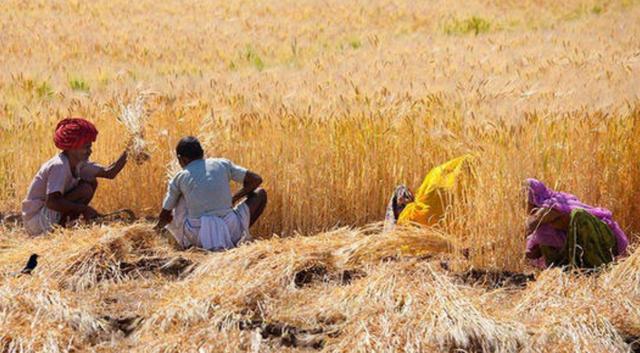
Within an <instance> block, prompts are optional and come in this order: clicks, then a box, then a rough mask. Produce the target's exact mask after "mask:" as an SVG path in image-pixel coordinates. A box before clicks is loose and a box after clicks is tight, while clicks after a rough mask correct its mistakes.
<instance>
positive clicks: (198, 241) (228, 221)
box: [156, 136, 267, 251]
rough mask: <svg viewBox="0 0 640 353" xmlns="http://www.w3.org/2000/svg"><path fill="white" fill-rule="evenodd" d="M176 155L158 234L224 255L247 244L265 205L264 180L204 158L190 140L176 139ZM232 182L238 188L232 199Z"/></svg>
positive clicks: (222, 161)
mask: <svg viewBox="0 0 640 353" xmlns="http://www.w3.org/2000/svg"><path fill="white" fill-rule="evenodd" d="M176 153H177V156H178V161H179V162H180V166H181V167H182V168H183V169H182V171H180V172H179V173H178V174H176V176H175V177H173V179H172V180H171V181H170V182H169V186H168V190H167V194H166V196H165V198H164V202H163V205H162V211H161V212H160V216H159V221H158V224H157V225H156V229H162V228H164V227H165V226H166V228H167V229H168V230H169V231H170V232H171V233H172V234H173V236H174V237H175V239H176V240H177V241H178V243H179V244H180V245H181V246H182V247H184V248H188V247H191V246H195V247H201V248H204V249H207V250H213V251H218V250H226V249H231V248H233V247H236V246H237V245H238V243H239V242H240V241H241V240H242V239H247V238H248V237H249V227H250V226H252V225H253V224H254V223H255V222H256V221H257V220H258V218H259V217H260V215H262V212H263V211H264V209H265V207H266V204H267V193H266V191H265V190H264V189H262V188H260V187H259V186H260V185H261V184H262V178H261V177H260V176H259V175H258V174H256V173H253V172H251V171H249V170H247V169H245V168H243V167H239V166H237V165H235V164H233V163H232V162H231V161H229V160H227V159H222V158H207V159H205V158H204V151H203V150H202V146H201V145H200V142H199V141H198V139H196V138H195V137H192V136H188V137H184V138H183V139H181V140H180V142H179V143H178V146H177V147H176ZM230 181H235V182H237V183H242V188H241V189H240V190H239V191H238V192H237V193H236V194H235V195H232V194H231V188H230V186H229V183H230ZM245 197H246V199H245V200H244V201H243V202H241V203H239V204H237V205H236V206H235V207H234V206H233V204H235V203H236V202H237V201H239V200H241V199H242V198H245Z"/></svg>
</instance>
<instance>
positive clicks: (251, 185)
mask: <svg viewBox="0 0 640 353" xmlns="http://www.w3.org/2000/svg"><path fill="white" fill-rule="evenodd" d="M261 184H262V177H261V176H260V175H258V174H256V173H254V172H252V171H250V170H247V173H246V174H245V176H244V181H243V182H242V189H240V190H238V192H237V193H236V194H235V195H233V199H232V201H233V203H234V204H235V203H236V202H238V201H239V200H240V199H242V198H243V197H245V196H247V195H248V194H249V193H251V192H252V191H254V190H255V189H257V188H258V187H259V186H260V185H261Z"/></svg>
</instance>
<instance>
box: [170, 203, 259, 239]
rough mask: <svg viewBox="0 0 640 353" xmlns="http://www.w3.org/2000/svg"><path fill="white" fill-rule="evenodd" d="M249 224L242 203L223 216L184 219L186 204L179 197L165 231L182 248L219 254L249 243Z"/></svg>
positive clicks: (248, 217) (247, 208)
mask: <svg viewBox="0 0 640 353" xmlns="http://www.w3.org/2000/svg"><path fill="white" fill-rule="evenodd" d="M250 221H251V215H250V212H249V206H247V204H246V203H244V202H243V203H240V204H239V205H237V206H236V207H235V208H234V209H233V211H231V212H229V213H228V214H226V215H225V216H224V217H218V216H202V217H200V218H190V217H187V207H186V202H185V200H184V198H180V200H179V201H178V206H176V208H175V209H174V210H173V220H172V221H171V223H169V224H168V225H167V227H166V228H167V230H169V232H171V234H172V235H173V237H174V238H175V239H176V241H177V242H178V244H180V246H182V247H183V248H185V249H186V248H189V247H191V246H196V247H199V248H203V249H207V250H211V251H222V250H228V249H232V248H235V247H236V246H238V245H239V244H240V243H242V242H246V241H250V240H251V235H250V234H249V223H250Z"/></svg>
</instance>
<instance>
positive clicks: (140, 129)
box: [118, 92, 152, 164]
mask: <svg viewBox="0 0 640 353" xmlns="http://www.w3.org/2000/svg"><path fill="white" fill-rule="evenodd" d="M151 94H152V93H150V92H141V93H140V94H138V96H137V97H136V99H135V101H134V102H133V103H131V104H123V103H120V111H121V113H120V115H119V116H118V121H120V123H122V125H124V126H125V128H127V130H128V131H129V134H130V135H131V142H130V146H129V154H130V155H131V157H132V158H133V160H134V161H135V162H136V163H137V164H142V163H144V162H146V161H147V160H149V158H151V155H150V154H149V146H148V144H147V141H145V139H144V123H145V121H146V119H147V118H148V116H147V111H146V109H145V102H146V100H147V98H148V97H149V96H150V95H151Z"/></svg>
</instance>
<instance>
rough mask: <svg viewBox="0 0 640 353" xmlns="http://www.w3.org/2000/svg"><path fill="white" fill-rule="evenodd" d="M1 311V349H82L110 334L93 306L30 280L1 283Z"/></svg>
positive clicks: (52, 350)
mask: <svg viewBox="0 0 640 353" xmlns="http://www.w3.org/2000/svg"><path fill="white" fill-rule="evenodd" d="M43 283H44V282H39V284H40V285H42V284H43ZM0 313H2V314H0V352H72V351H82V350H84V349H83V348H84V347H86V346H87V345H90V344H91V343H92V342H95V341H99V340H106V339H108V338H109V337H110V333H109V332H108V331H109V328H108V327H107V325H106V323H105V322H104V321H102V320H101V319H99V318H98V317H96V316H95V315H94V313H93V312H92V307H91V305H86V304H79V303H78V302H76V301H74V300H73V299H72V298H68V297H67V296H64V295H63V294H62V293H60V292H58V291H55V290H52V289H49V288H46V287H44V288H43V287H36V286H33V285H32V283H30V282H26V281H9V282H5V283H4V284H3V285H2V286H0ZM53 328H55V329H53Z"/></svg>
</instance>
